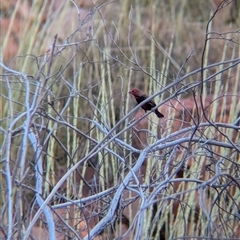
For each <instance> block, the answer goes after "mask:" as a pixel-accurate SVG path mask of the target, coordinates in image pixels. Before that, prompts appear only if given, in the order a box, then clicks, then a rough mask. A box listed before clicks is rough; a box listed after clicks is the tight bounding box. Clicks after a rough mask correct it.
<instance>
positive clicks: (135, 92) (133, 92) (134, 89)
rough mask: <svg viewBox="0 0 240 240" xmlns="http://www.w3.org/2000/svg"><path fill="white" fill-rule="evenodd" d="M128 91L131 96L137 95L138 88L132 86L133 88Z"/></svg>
mask: <svg viewBox="0 0 240 240" xmlns="http://www.w3.org/2000/svg"><path fill="white" fill-rule="evenodd" d="M128 93H130V94H132V95H133V96H137V95H138V93H139V90H138V89H136V88H133V89H132V90H131V91H130V92H128Z"/></svg>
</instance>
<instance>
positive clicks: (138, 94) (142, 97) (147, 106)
mask: <svg viewBox="0 0 240 240" xmlns="http://www.w3.org/2000/svg"><path fill="white" fill-rule="evenodd" d="M128 93H130V94H132V95H133V96H134V97H135V99H136V101H137V103H138V104H139V103H141V102H142V101H144V100H145V99H147V98H148V95H147V94H145V93H144V92H142V91H141V90H139V89H137V88H133V89H132V90H131V91H130V92H128ZM141 107H142V109H143V110H144V111H145V112H146V111H150V110H151V109H152V108H154V107H156V103H155V102H154V101H153V100H152V99H151V100H149V101H148V102H146V103H145V104H143V105H142V106H141ZM154 112H155V114H156V115H157V117H158V118H162V117H164V115H163V114H162V113H160V112H159V111H158V109H156V110H155V111H154Z"/></svg>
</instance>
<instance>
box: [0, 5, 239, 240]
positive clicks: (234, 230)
mask: <svg viewBox="0 0 240 240" xmlns="http://www.w3.org/2000/svg"><path fill="white" fill-rule="evenodd" d="M71 3H72V4H73V6H74V7H73V8H74V10H75V12H76V13H77V16H78V24H77V26H76V27H75V29H74V31H71V34H69V35H68V37H66V38H65V39H64V40H62V39H59V36H58V35H55V37H54V38H52V44H51V47H50V48H49V49H48V50H46V51H44V53H43V54H42V55H40V56H38V55H35V54H31V55H30V54H28V55H19V56H18V57H16V58H15V59H13V60H12V61H11V63H10V64H9V66H7V65H6V64H4V63H3V62H1V63H0V66H1V69H2V73H1V86H2V90H1V97H2V100H1V101H2V116H1V128H0V130H1V131H0V132H1V136H0V137H1V143H2V144H1V146H2V147H1V179H2V180H1V190H2V194H1V197H0V204H1V214H0V216H1V217H0V222H1V229H0V233H1V234H2V235H0V236H1V237H2V238H6V239H13V238H18V239H30V238H32V239H42V238H49V239H64V238H68V239H82V238H83V239H93V238H94V237H95V238H96V239H187V238H189V239H193V238H201V239H238V238H239V237H240V228H239V226H238V225H239V207H240V205H239V187H240V182H239V150H240V146H239V136H238V131H239V113H238V111H239V101H238V99H239V84H238V80H239V72H240V71H239V66H240V65H239V63H240V58H239V56H238V55H239V54H238V50H239V41H238V39H239V31H238V30H233V29H232V30H231V31H229V30H228V31H227V32H221V31H220V29H217V30H215V29H214V27H215V26H216V25H214V21H216V19H219V18H221V13H222V11H223V10H224V9H226V8H228V7H229V6H230V4H231V1H222V2H221V3H220V5H218V7H216V9H215V11H214V12H213V13H212V14H211V18H210V20H209V21H208V23H207V25H206V33H205V40H204V39H203V41H202V45H203V48H202V53H201V55H200V56H201V58H200V61H199V65H198V68H195V69H194V70H193V65H191V60H192V59H193V58H195V55H194V51H193V50H192V51H190V52H189V55H188V56H185V61H184V62H183V63H182V64H180V63H178V61H177V60H176V59H174V57H172V55H173V54H174V51H173V48H174V36H173V35H172V40H171V41H170V42H169V45H168V46H165V47H163V45H162V44H161V43H160V42H159V41H158V36H156V35H155V33H156V32H157V29H158V26H157V24H156V23H155V22H154V19H155V17H156V16H152V18H153V21H152V22H151V24H152V25H151V28H150V29H149V30H146V28H144V27H139V26H138V24H140V23H139V22H137V19H139V16H142V15H141V14H140V13H139V11H140V10H139V9H138V7H139V6H137V7H136V9H135V8H134V7H131V6H130V5H128V4H126V5H124V4H123V6H121V7H123V8H124V10H128V14H129V15H128V19H126V18H124V17H122V18H120V19H118V20H119V21H121V22H122V24H123V26H124V27H126V26H127V28H126V29H125V28H124V27H123V28H121V29H119V26H120V25H121V23H120V25H116V23H114V22H111V19H110V21H109V19H108V18H107V16H108V15H107V13H110V14H112V15H114V11H116V12H117V10H119V9H121V8H120V5H121V4H119V5H118V4H116V5H114V3H112V2H108V1H104V2H103V3H102V4H99V5H98V6H97V5H94V6H93V8H92V10H91V11H90V12H89V13H88V14H85V15H86V16H85V18H83V19H82V18H81V14H80V10H79V9H78V7H77V4H76V3H75V2H73V1H71ZM177 7H181V6H177ZM111 8H112V9H111ZM150 8H151V7H149V9H150ZM59 11H60V10H59ZM119 11H120V10H119ZM121 11H122V10H121ZM151 11H152V13H154V14H156V13H157V10H156V9H154V7H153V8H151ZM112 15H111V17H113V18H114V16H112ZM69 17H71V16H69ZM125 17H126V15H125ZM143 19H144V18H143ZM156 19H157V17H156ZM74 21H77V20H76V19H74ZM218 21H220V20H218ZM125 23H127V25H126V24H125ZM44 26H45V25H44ZM120 30H121V31H120ZM125 30H126V31H127V34H126V37H123V36H124V34H125V33H126V32H125ZM173 32H174V31H173ZM172 34H173V33H172ZM135 38H138V39H137V40H136V41H135ZM141 38H142V39H141ZM39 41H40V40H39ZM142 42H143V44H142V45H141V43H142ZM37 44H38V43H37V42H35V45H34V46H36V45H37ZM124 44H125V45H124ZM137 44H139V46H138V45H137ZM215 44H219V45H217V46H222V51H219V52H221V55H220V53H219V52H217V53H218V56H213V55H214V54H215V52H213V50H214V49H215V48H216V46H215ZM215 57H216V59H215ZM145 59H147V61H145ZM195 60H196V62H197V61H198V60H197V57H196V58H195ZM189 69H190V70H189ZM170 73H171V74H170ZM173 76H174V77H173ZM131 86H136V87H139V88H142V89H144V90H145V91H148V92H150V93H153V94H152V95H151V96H150V97H149V99H151V98H155V100H156V102H158V106H157V107H159V108H160V109H161V112H163V113H164V115H165V118H164V119H163V120H160V121H159V120H158V119H156V117H155V116H153V114H151V112H148V113H143V112H142V110H141V109H140V106H141V105H138V106H136V107H133V103H132V101H131V99H129V98H128V96H127V93H128V91H129V89H130V88H131ZM149 99H147V100H146V101H148V100H149ZM146 101H144V102H143V103H142V104H144V103H145V102H146Z"/></svg>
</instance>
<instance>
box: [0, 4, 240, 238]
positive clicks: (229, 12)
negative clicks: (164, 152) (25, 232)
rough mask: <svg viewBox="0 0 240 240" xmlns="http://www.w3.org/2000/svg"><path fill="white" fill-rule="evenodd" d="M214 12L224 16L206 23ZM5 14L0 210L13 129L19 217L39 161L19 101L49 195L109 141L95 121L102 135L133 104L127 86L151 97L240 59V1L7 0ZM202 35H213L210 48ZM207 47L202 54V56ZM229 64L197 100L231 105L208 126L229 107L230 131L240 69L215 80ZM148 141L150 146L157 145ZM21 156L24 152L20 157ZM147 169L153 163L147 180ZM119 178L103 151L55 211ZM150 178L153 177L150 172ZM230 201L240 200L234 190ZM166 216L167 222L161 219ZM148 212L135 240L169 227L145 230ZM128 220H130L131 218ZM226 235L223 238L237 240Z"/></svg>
mask: <svg viewBox="0 0 240 240" xmlns="http://www.w3.org/2000/svg"><path fill="white" fill-rule="evenodd" d="M221 4H222V5H221ZM219 5H220V6H222V7H223V8H220V9H219V11H217V13H216V15H214V18H213V19H212V21H211V22H209V19H210V18H211V17H212V16H213V14H214V13H215V11H216V9H217V7H218V6H219ZM0 8H1V9H0V12H1V22H0V24H1V30H0V31H1V36H0V45H1V48H2V49H1V62H2V63H3V64H4V65H5V67H3V65H2V66H1V81H0V86H1V88H0V94H1V98H0V105H1V119H0V123H1V132H0V134H1V135H0V144H1V145H2V149H1V151H2V159H1V165H0V166H1V177H0V178H1V181H0V182H1V183H0V185H1V192H2V194H1V196H0V206H1V207H0V208H3V209H4V207H3V206H4V203H5V202H6V195H5V193H6V191H7V189H6V180H5V176H4V174H3V173H4V172H5V170H4V169H5V168H4V165H5V160H6V159H5V151H7V150H6V146H7V143H8V141H10V140H7V136H6V134H9V131H12V134H11V144H10V146H11V148H10V149H9V150H8V151H10V157H9V159H10V163H9V165H10V169H11V172H12V174H13V175H12V178H13V190H14V191H13V193H14V194H13V196H12V197H13V201H16V197H17V195H18V193H17V189H18V185H17V183H18V184H20V183H21V184H24V187H23V188H22V190H21V191H23V193H24V194H22V196H23V197H22V199H21V202H22V206H21V208H20V210H19V212H16V214H18V213H19V214H20V215H21V216H25V215H27V214H26V213H27V211H28V208H29V207H32V206H33V200H34V195H35V192H34V191H33V188H34V184H35V170H34V164H35V161H36V159H35V153H34V152H33V150H32V148H31V143H30V142H29V141H27V142H25V141H23V134H24V130H23V129H22V128H23V126H24V125H23V122H24V121H25V117H26V115H25V114H24V113H25V111H26V104H29V105H31V104H33V103H34V104H33V105H31V114H32V117H31V123H30V125H29V128H31V129H33V131H34V133H35V134H37V135H38V137H39V138H38V141H39V144H40V145H41V146H42V147H43V150H42V156H43V159H44V161H43V169H44V186H43V197H46V196H48V194H49V192H51V189H52V188H53V187H54V185H55V184H56V182H57V181H58V180H59V179H60V178H61V177H62V175H63V174H64V173H65V172H66V171H67V170H68V169H70V168H71V167H72V166H73V165H74V164H76V163H77V162H78V161H79V160H80V159H83V158H84V157H85V156H87V155H88V154H89V152H90V151H91V150H92V149H93V148H94V146H96V145H97V143H99V142H100V141H101V140H102V139H103V138H104V136H105V135H104V133H103V132H101V131H99V129H98V128H97V127H96V125H95V124H94V123H93V122H92V121H97V122H98V123H99V124H100V125H101V126H103V127H104V128H105V129H107V130H109V129H111V128H112V127H114V126H115V125H116V123H117V122H119V121H120V120H121V119H122V118H123V117H124V116H125V115H126V114H127V113H128V112H129V111H130V110H131V109H132V108H133V107H134V106H135V102H134V101H132V99H129V97H128V94H127V93H128V91H129V89H130V88H132V87H138V88H141V89H142V90H144V91H145V92H147V93H149V94H151V93H156V92H158V91H160V90H161V89H163V88H164V87H165V86H167V85H168V84H171V83H172V82H173V81H174V80H175V79H177V78H179V77H182V76H186V74H188V73H192V72H193V71H194V70H196V69H200V68H201V67H205V66H210V65H211V64H214V63H218V62H221V61H228V60H232V59H236V58H239V32H238V29H239V27H240V20H239V19H240V11H239V8H240V4H239V1H220V0H208V1H198V0H191V1H186V0H182V1H175V0H170V1H169V0H168V1H167V0H162V1H156V0H143V1H137V0H126V1H117V0H116V1H108V0H102V1H90V0H89V1H87V0H86V1H81V0H76V1H63V0H51V1H50V0H46V1H39V0H32V1H29V0H11V1H5V0H3V1H2V2H1V4H0ZM209 23H210V24H209ZM207 24H209V25H208V27H209V29H208V32H211V34H209V35H207V33H206V27H207ZM206 38H209V41H208V42H207V43H208V44H207V48H206V46H205V43H206ZM205 48H206V49H207V51H206V52H205V53H204V52H203V51H204V49H205ZM191 52H192V54H191ZM203 53H204V54H203ZM190 54H191V56H190V58H189V59H188V61H187V62H186V59H187V58H188V56H189V55H190ZM224 66H225V65H224V64H222V65H221V64H220V65H216V66H214V67H211V68H209V69H208V71H207V72H205V73H204V74H205V75H204V77H205V78H207V77H208V76H211V75H212V74H214V73H218V72H219V73H220V74H219V75H218V76H217V77H216V78H212V79H211V80H210V81H208V82H207V83H206V84H205V85H204V89H203V93H204V97H206V96H208V95H211V96H213V98H214V99H215V98H218V97H219V96H220V95H221V96H222V95H228V96H232V98H231V101H230V103H229V104H228V105H227V103H226V102H225V101H224V102H223V103H222V110H221V111H220V113H219V111H217V109H218V107H219V105H218V104H217V103H216V105H213V109H214V110H215V111H214V110H213V111H212V114H211V120H213V121H215V120H216V118H218V121H220V122H221V121H224V122H226V120H223V118H226V114H225V115H224V108H225V109H228V114H227V117H228V121H229V122H231V123H232V122H234V121H235V120H236V119H237V117H238V113H237V111H238V109H239V101H238V99H239V98H238V97H237V96H239V84H238V82H239V67H238V66H236V67H233V68H230V69H229V70H226V71H222V69H223V68H224ZM7 68H8V69H12V70H14V71H16V72H14V71H10V70H9V71H8V69H7ZM221 71H222V72H221ZM202 77H203V76H201V72H200V71H198V72H197V73H196V74H190V76H189V77H187V78H185V79H184V80H183V81H181V84H180V85H181V86H188V84H193V83H197V82H198V81H201V79H202ZM26 81H27V82H28V83H26ZM178 87H180V86H174V87H173V88H171V89H169V90H168V91H166V92H164V94H161V95H160V96H157V97H156V98H155V100H156V102H157V103H161V102H162V101H164V99H166V98H168V97H171V96H175V95H174V92H175V90H176V89H177V88H178ZM194 91H196V93H197V95H199V93H200V88H199V87H196V88H194ZM191 93H192V92H191V91H186V92H184V93H183V94H181V96H180V98H181V99H187V98H188V97H190V96H191ZM213 102H214V101H213ZM236 109H237V111H236ZM191 110H192V109H191ZM33 112H34V113H33ZM169 118H170V116H169ZM166 121H167V120H166ZM128 124H129V121H123V122H122V123H121V124H119V125H118V127H117V128H116V130H115V131H114V134H115V133H117V132H119V131H121V130H122V129H125V128H126V127H127V126H128ZM10 127H11V128H10ZM156 129H157V124H154V125H153V129H152V130H153V133H152V135H151V136H154V134H156ZM165 134H166V133H165ZM231 134H232V133H231ZM163 135H164V134H163ZM120 138H121V140H123V141H125V142H127V143H129V144H131V138H132V133H131V131H126V132H124V133H123V134H121V136H120ZM149 141H150V142H153V141H154V137H153V138H152V139H151V140H149ZM108 147H109V149H111V150H112V151H114V152H116V153H117V154H119V155H120V156H122V157H123V158H124V159H126V160H128V162H129V163H132V162H134V161H135V160H136V159H135V158H136V156H135V155H132V154H131V152H129V151H127V150H125V149H124V148H120V147H119V146H117V145H116V144H115V143H114V142H111V143H109V145H108ZM23 149H25V150H26V155H25V156H24V160H23V157H22V156H23V155H22V152H23ZM234 156H235V157H236V155H234ZM179 159H181V156H179V158H178V160H179ZM176 160H177V159H176ZM158 164H159V167H161V166H160V165H161V164H160V163H158ZM195 164H196V165H194V166H193V169H195V171H197V170H196V167H197V166H199V162H196V163H195ZM20 166H21V168H24V169H21V168H20ZM153 168H154V167H153V166H152V165H151V166H148V170H149V171H150V172H151V171H152V169H153ZM124 174H125V168H124V166H123V165H122V163H119V161H118V159H117V158H115V157H114V156H113V155H111V154H109V153H107V152H105V151H100V152H98V154H96V155H95V156H93V157H92V158H91V159H90V160H89V161H87V162H84V163H83V164H81V166H80V167H79V168H78V169H77V171H76V172H74V173H73V174H71V176H70V177H69V178H68V179H67V181H66V183H65V184H64V185H63V186H62V188H61V189H59V196H61V197H59V196H56V198H54V199H53V203H52V204H56V203H61V202H65V201H66V199H72V200H73V199H78V198H81V197H85V196H88V195H89V194H90V193H91V192H95V193H96V192H101V191H103V190H106V189H108V188H109V187H110V186H116V185H117V184H118V183H119V181H121V179H122V177H123V176H124ZM159 174H160V173H159ZM93 176H94V178H93ZM148 178H149V179H150V178H151V176H150V175H147V177H146V179H148ZM146 179H145V182H146V183H147V182H148V180H146ZM15 180H16V182H14V181H15ZM15 184H16V185H15ZM25 186H28V187H25ZM182 188H183V189H184V187H182ZM233 195H234V196H237V193H236V195H235V193H233ZM186 201H187V200H186ZM194 201H195V200H194V198H193V197H192V196H190V195H189V200H188V204H189V205H193V204H194ZM102 205H104V204H103V203H100V206H101V207H102ZM170 206H172V205H170ZM34 207H36V206H34ZM34 207H32V209H34ZM153 207H155V206H153ZM173 207H174V206H173ZM36 208H37V207H36ZM102 208H104V207H102ZM151 211H152V209H151ZM3 213H4V215H3V217H2V220H3V223H4V224H3V226H6V224H7V215H6V212H5V210H3ZM104 213H105V212H104V210H102V214H103V215H104ZM168 213H169V212H168V211H167V212H166V215H165V217H162V218H163V219H164V221H165V220H166V219H167V218H168V215H167V214H168ZM151 214H152V213H149V215H148V218H147V219H148V220H149V221H148V223H146V226H145V228H146V229H147V231H146V233H144V236H143V238H142V239H147V238H146V236H147V235H148V236H150V235H151V236H152V238H153V239H154V236H155V239H160V238H159V237H160V235H159V233H158V234H157V233H156V230H154V229H161V228H162V227H164V221H162V223H161V224H160V225H161V226H160V225H159V226H157V223H156V221H155V223H154V224H155V225H156V226H155V225H154V226H155V228H153V230H152V231H151V229H150V227H151V220H150V219H151V217H150V216H151ZM162 214H163V213H162ZM188 214H189V218H190V217H192V215H193V213H190V211H189V213H188ZM191 214H192V215H191ZM129 215H131V214H129ZM162 216H163V215H162ZM186 218H188V217H186ZM129 220H130V221H131V220H132V219H131V217H129ZM28 221H30V220H28ZM95 221H97V220H95ZM166 221H167V220H166ZM172 221H173V220H172ZM24 224H27V221H26V222H25V223H24ZM94 224H96V222H94ZM94 224H93V226H94ZM174 224H176V225H172V226H177V224H178V222H177V221H176V222H175V223H174ZM192 224H193V226H192V227H190V228H191V229H192V231H190V233H189V234H190V235H191V236H193V235H194V234H195V235H194V236H198V234H199V235H202V234H203V233H202V232H201V231H200V230H199V229H200V227H199V225H194V221H192ZM204 224H205V223H202V225H201V227H202V229H204V226H205V225H204ZM234 226H235V225H234ZM91 227H92V226H91ZM197 228H199V229H197ZM233 228H234V227H233ZM3 229H4V227H3ZM196 229H197V230H196ZM198 230H199V231H198ZM226 232H227V233H226V234H225V235H226V236H225V237H226V238H227V237H230V236H232V237H234V236H235V235H236V233H233V235H231V234H228V231H226ZM232 232H234V230H233V231H232ZM181 234H182V229H176V228H174V227H173V228H171V229H168V232H167V233H166V236H164V237H166V238H165V239H170V238H171V239H176V237H178V236H182V235H181ZM234 234H235V235H234ZM115 236H117V234H116V235H115ZM164 237H163V236H162V238H161V239H164ZM103 239H111V238H103ZM130 239H131V238H130ZM148 239H150V237H149V238H148Z"/></svg>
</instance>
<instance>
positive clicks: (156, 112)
mask: <svg viewBox="0 0 240 240" xmlns="http://www.w3.org/2000/svg"><path fill="white" fill-rule="evenodd" d="M155 114H156V115H157V117H158V118H163V117H164V115H163V114H162V113H160V112H159V111H158V110H157V109H156V110H155Z"/></svg>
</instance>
